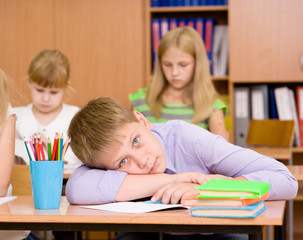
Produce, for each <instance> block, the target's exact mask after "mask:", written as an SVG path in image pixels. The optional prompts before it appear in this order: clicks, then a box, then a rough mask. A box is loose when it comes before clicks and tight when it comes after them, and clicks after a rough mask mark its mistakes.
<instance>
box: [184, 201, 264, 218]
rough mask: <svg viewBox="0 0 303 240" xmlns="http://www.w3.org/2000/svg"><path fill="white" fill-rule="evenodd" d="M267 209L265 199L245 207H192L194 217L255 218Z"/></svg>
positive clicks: (190, 210) (191, 213) (190, 211)
mask: <svg viewBox="0 0 303 240" xmlns="http://www.w3.org/2000/svg"><path fill="white" fill-rule="evenodd" d="M265 209H266V206H265V205H264V201H260V202H257V203H254V204H251V205H248V206H244V207H192V208H190V209H189V213H190V215H192V216H193V217H219V218H255V217H257V216H258V215H259V214H260V213H262V212H263V211H264V210H265Z"/></svg>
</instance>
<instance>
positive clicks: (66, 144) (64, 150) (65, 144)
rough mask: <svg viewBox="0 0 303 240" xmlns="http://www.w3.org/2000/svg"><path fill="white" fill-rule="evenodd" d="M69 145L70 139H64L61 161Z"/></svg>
mask: <svg viewBox="0 0 303 240" xmlns="http://www.w3.org/2000/svg"><path fill="white" fill-rule="evenodd" d="M69 144H70V138H68V139H66V141H65V143H64V147H63V150H62V160H64V156H65V153H66V151H67V148H68V146H69Z"/></svg>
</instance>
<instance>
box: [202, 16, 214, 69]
mask: <svg viewBox="0 0 303 240" xmlns="http://www.w3.org/2000/svg"><path fill="white" fill-rule="evenodd" d="M213 35H214V19H213V18H206V19H205V41H204V43H205V48H206V53H207V57H208V60H209V65H210V72H211V73H213V71H212V69H213V67H212V55H213Z"/></svg>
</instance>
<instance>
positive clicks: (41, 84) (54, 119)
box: [15, 49, 80, 168]
mask: <svg viewBox="0 0 303 240" xmlns="http://www.w3.org/2000/svg"><path fill="white" fill-rule="evenodd" d="M69 74H70V65H69V61H68V59H67V57H66V56H65V55H64V54H63V53H61V52H60V51H58V50H48V49H47V50H43V51H42V52H40V53H39V54H38V55H36V56H35V57H34V58H33V60H32V61H31V63H30V66H29V69H28V82H29V87H30V92H31V99H32V103H31V104H29V105H27V106H22V107H16V108H15V111H16V116H17V122H16V150H15V154H16V155H17V156H20V157H22V158H23V160H24V161H25V162H26V163H27V164H28V163H29V157H28V155H27V152H26V149H25V147H24V143H23V141H24V137H29V136H33V135H34V134H35V133H40V137H41V139H42V142H43V145H44V148H45V150H47V147H46V146H47V138H48V137H49V138H50V140H51V142H52V143H53V142H54V141H53V139H54V137H55V134H56V132H58V133H60V134H62V133H63V137H65V138H67V129H68V126H69V123H70V121H71V119H72V118H73V116H74V115H75V114H76V113H77V112H78V110H79V108H78V107H77V106H72V105H67V104H65V103H63V96H64V93H65V91H66V89H68V88H69V87H70V82H69ZM45 152H46V153H47V151H45ZM45 155H46V156H47V154H45ZM65 156H66V157H65V159H64V160H65V163H66V164H65V167H68V168H75V167H77V166H79V165H80V161H79V160H78V159H77V158H76V156H75V155H74V154H73V152H72V150H71V149H69V150H68V151H67V153H66V155H65Z"/></svg>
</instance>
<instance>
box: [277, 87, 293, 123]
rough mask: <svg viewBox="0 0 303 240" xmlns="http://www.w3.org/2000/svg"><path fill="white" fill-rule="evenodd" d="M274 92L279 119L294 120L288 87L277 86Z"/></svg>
mask: <svg viewBox="0 0 303 240" xmlns="http://www.w3.org/2000/svg"><path fill="white" fill-rule="evenodd" d="M274 92H275V99H276V104H277V109H278V115H279V120H293V117H292V112H291V103H290V98H289V89H288V87H277V88H275V90H274Z"/></svg>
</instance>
